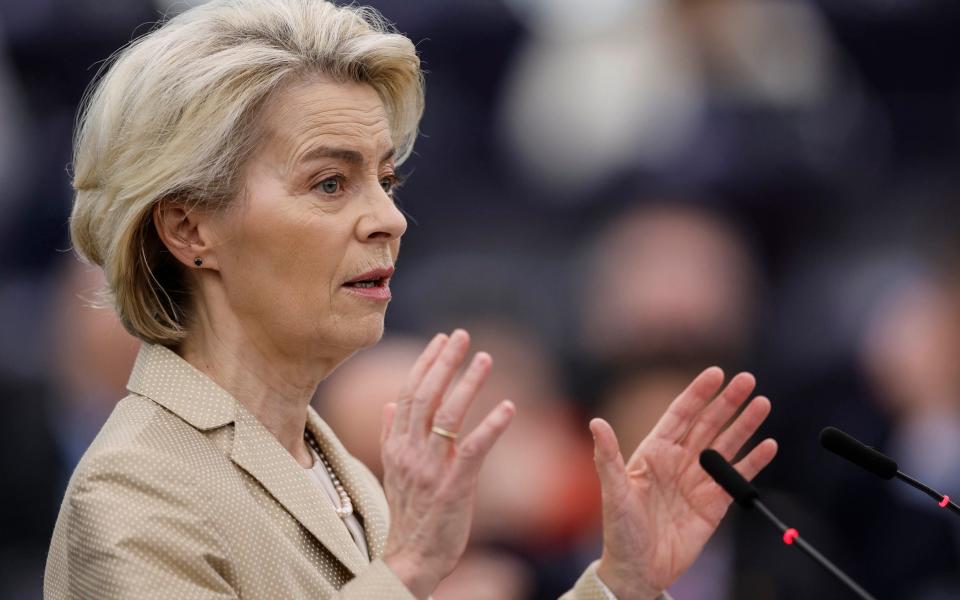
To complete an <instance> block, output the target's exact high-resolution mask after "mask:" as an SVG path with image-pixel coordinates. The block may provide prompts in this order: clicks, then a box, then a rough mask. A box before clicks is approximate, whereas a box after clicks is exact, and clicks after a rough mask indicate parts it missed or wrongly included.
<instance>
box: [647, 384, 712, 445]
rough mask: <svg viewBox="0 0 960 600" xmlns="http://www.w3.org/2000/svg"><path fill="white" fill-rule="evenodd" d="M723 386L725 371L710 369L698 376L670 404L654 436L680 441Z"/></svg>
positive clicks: (655, 429) (669, 440)
mask: <svg viewBox="0 0 960 600" xmlns="http://www.w3.org/2000/svg"><path fill="white" fill-rule="evenodd" d="M721 385H723V370H722V369H721V368H720V367H710V368H708V369H706V370H704V371H703V372H702V373H700V374H699V375H697V376H696V378H694V380H693V381H692V382H690V385H688V386H687V389H685V390H683V393H681V394H680V395H679V396H677V399H676V400H674V401H673V402H671V403H670V406H669V407H668V408H667V412H665V413H664V414H663V416H662V417H660V420H659V421H657V424H656V425H655V426H654V427H653V431H652V435H654V436H656V437H657V438H659V439H662V440H666V441H668V442H671V443H672V442H676V441H677V440H679V439H680V438H681V437H682V436H683V434H684V433H686V431H687V430H688V429H689V428H690V425H691V424H692V423H693V420H694V419H695V418H696V416H697V415H698V414H700V411H701V410H703V407H704V406H706V405H707V404H708V403H709V402H710V399H711V398H713V397H714V395H716V393H717V391H719V390H720V386H721Z"/></svg>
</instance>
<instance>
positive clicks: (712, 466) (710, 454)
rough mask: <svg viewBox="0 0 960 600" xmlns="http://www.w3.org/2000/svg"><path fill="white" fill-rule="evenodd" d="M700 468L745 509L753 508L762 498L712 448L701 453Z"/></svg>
mask: <svg viewBox="0 0 960 600" xmlns="http://www.w3.org/2000/svg"><path fill="white" fill-rule="evenodd" d="M700 466H701V467H703V470H704V471H706V472H707V474H709V475H710V477H713V479H714V481H716V482H717V483H718V484H719V485H720V487H722V488H723V491H725V492H726V493H728V494H730V495H731V496H732V497H733V499H734V500H735V501H736V503H737V504H739V505H740V506H742V507H744V508H752V507H753V501H754V500H756V499H757V498H759V497H760V494H758V493H757V490H756V488H754V487H753V486H752V485H750V482H749V481H747V480H746V479H744V478H743V475H741V474H740V473H738V472H737V470H736V469H734V468H733V466H732V465H731V464H730V463H728V462H727V459H725V458H724V457H722V456H720V453H719V452H717V451H716V450H714V449H712V448H707V449H706V450H704V451H703V452H701V453H700Z"/></svg>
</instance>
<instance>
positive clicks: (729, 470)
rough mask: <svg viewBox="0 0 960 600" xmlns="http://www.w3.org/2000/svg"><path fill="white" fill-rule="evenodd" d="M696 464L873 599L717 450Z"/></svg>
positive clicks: (790, 541) (739, 501)
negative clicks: (783, 518) (784, 518)
mask: <svg viewBox="0 0 960 600" xmlns="http://www.w3.org/2000/svg"><path fill="white" fill-rule="evenodd" d="M700 466H701V467H703V470H704V471H706V472H707V474H709V475H710V477H713V479H714V481H716V482H717V484H718V485H719V486H720V487H722V488H723V490H724V491H725V492H727V493H728V494H730V496H731V497H732V498H733V499H734V501H735V502H736V503H737V504H739V505H740V506H742V507H743V508H746V509H751V508H757V509H758V510H759V511H760V512H761V513H763V516H764V517H766V518H767V520H768V521H770V522H771V523H772V524H773V526H774V527H776V528H777V530H778V531H779V532H780V533H781V534H782V535H783V543H784V544H786V545H788V546H792V545H794V544H796V546H797V547H798V548H800V549H801V550H803V552H804V553H805V554H806V555H807V556H809V557H810V558H812V559H813V560H814V561H815V562H816V563H818V564H819V565H820V566H821V567H823V568H824V569H826V570H827V571H829V572H830V573H831V574H832V575H833V576H834V577H836V578H837V579H839V580H840V582H841V583H843V584H844V585H846V586H847V588H849V589H850V591H852V592H853V593H854V594H856V595H857V597H859V598H862V599H863V600H876V599H875V598H874V597H873V596H871V595H870V594H869V593H867V591H866V590H864V589H863V588H862V587H860V586H859V585H858V584H857V582H855V581H854V580H852V579H850V577H849V576H847V574H846V573H844V572H843V571H841V570H840V569H839V568H838V567H837V566H836V565H834V564H833V563H832V562H830V561H829V560H828V559H827V558H826V557H825V556H823V555H822V554H820V553H819V552H817V550H816V548H814V547H813V546H811V545H810V544H809V543H807V541H806V540H804V539H803V538H802V537H800V534H799V533H798V532H797V530H796V529H794V528H792V527H787V525H786V524H785V523H784V522H783V521H781V520H780V519H778V518H777V516H776V515H774V514H773V512H771V511H770V509H769V508H767V506H766V505H765V504H764V503H763V502H761V501H760V494H759V493H758V492H757V489H756V488H755V487H753V486H752V485H751V484H750V482H748V481H747V480H746V479H744V478H743V476H742V475H740V473H739V472H737V470H736V469H734V468H733V466H732V465H731V464H730V463H728V462H727V460H726V459H725V458H723V456H721V455H720V453H719V452H717V451H716V450H713V449H712V448H708V449H706V450H704V451H703V452H701V453H700Z"/></svg>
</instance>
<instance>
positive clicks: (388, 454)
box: [381, 329, 516, 598]
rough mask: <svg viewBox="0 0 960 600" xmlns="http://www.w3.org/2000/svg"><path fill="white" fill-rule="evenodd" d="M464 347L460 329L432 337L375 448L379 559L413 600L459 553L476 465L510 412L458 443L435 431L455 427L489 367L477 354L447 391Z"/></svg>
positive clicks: (493, 415) (499, 411)
mask: <svg viewBox="0 0 960 600" xmlns="http://www.w3.org/2000/svg"><path fill="white" fill-rule="evenodd" d="M469 346H470V337H469V336H468V335H467V333H466V332H465V331H463V330H459V329H458V330H457V331H455V332H453V334H451V335H450V336H449V337H448V336H446V335H443V334H440V335H437V336H436V337H435V338H433V340H432V341H431V342H430V344H428V345H427V348H426V350H424V351H423V354H421V355H420V358H418V359H417V362H416V363H415V364H414V366H413V369H412V370H411V371H410V376H409V379H408V380H407V383H406V385H405V387H404V390H403V392H402V393H401V395H400V399H399V400H398V402H397V403H396V404H389V405H387V407H386V408H385V409H384V419H383V431H382V434H381V448H382V457H383V468H384V482H383V484H384V491H385V492H386V496H387V503H388V504H389V506H390V533H389V535H388V537H387V543H386V548H385V550H384V557H383V559H384V562H386V564H387V565H388V566H389V567H390V568H391V569H392V570H393V571H394V573H396V574H397V576H398V577H399V578H400V580H401V581H403V583H404V585H406V586H407V588H408V589H409V590H410V591H411V592H412V593H413V595H414V596H416V597H418V598H426V597H427V596H429V595H430V593H431V592H432V591H433V590H434V588H435V587H436V586H437V584H438V583H439V582H440V580H441V579H443V578H444V577H445V576H446V575H447V574H448V573H450V571H452V570H453V568H454V566H455V565H456V564H457V561H458V560H459V558H460V555H461V554H463V551H464V549H465V548H466V545H467V538H468V536H469V534H470V524H471V520H472V519H471V517H472V516H473V501H474V495H475V490H476V485H477V474H478V472H479V470H480V465H481V464H482V463H483V460H484V458H485V457H486V456H487V453H488V452H489V451H490V448H492V447H493V445H494V443H495V442H496V441H497V439H499V437H500V435H501V434H502V433H503V432H504V431H505V430H506V428H507V426H508V425H509V424H510V420H511V419H512V418H513V415H514V412H515V410H516V409H515V408H514V406H513V404H512V403H510V402H509V401H504V402H501V403H500V404H499V405H498V406H497V407H496V408H494V409H493V410H492V411H490V413H489V414H488V415H487V416H486V417H485V418H484V419H483V421H482V422H481V423H480V424H479V425H478V426H477V427H476V428H475V429H474V430H473V431H471V432H469V433H468V434H466V435H464V436H460V437H459V438H458V439H456V440H454V439H451V438H450V437H447V436H444V435H441V434H440V433H436V432H435V431H434V430H433V428H434V427H436V428H438V429H439V430H440V431H441V432H459V431H460V427H461V425H462V424H463V418H464V415H466V413H467V409H468V408H469V407H470V404H471V403H472V402H473V400H474V398H475V397H476V395H477V391H478V390H479V389H480V386H481V385H482V384H483V382H484V380H485V379H486V378H487V375H488V374H489V372H490V367H491V365H492V360H491V358H490V355H489V354H486V353H484V352H478V353H477V354H476V355H474V357H473V359H472V360H471V361H470V364H469V366H468V367H467V369H466V371H465V372H464V374H463V376H462V377H461V378H460V380H459V381H458V382H457V383H456V384H455V385H453V386H452V388H451V384H452V383H453V379H454V376H455V374H456V373H457V371H458V370H459V368H460V366H461V365H462V364H463V361H464V359H465V358H466V356H467V350H468V348H469Z"/></svg>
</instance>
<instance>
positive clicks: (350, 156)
mask: <svg viewBox="0 0 960 600" xmlns="http://www.w3.org/2000/svg"><path fill="white" fill-rule="evenodd" d="M396 153H397V149H396V148H390V149H389V150H387V151H386V152H384V153H383V156H381V157H380V163H384V162H386V161H388V160H390V159H391V158H393V156H394V155H395V154H396ZM318 158H335V159H337V160H342V161H344V162H347V163H351V164H355V165H362V164H363V163H364V160H363V154H361V153H360V152H358V151H356V150H351V149H349V148H335V147H331V146H317V147H315V148H311V149H310V150H307V151H306V152H305V153H304V154H303V156H301V157H300V160H299V161H298V162H300V163H305V162H308V161H311V160H316V159H318Z"/></svg>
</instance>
